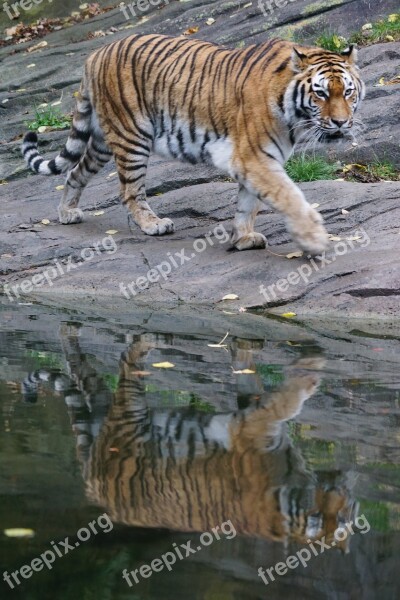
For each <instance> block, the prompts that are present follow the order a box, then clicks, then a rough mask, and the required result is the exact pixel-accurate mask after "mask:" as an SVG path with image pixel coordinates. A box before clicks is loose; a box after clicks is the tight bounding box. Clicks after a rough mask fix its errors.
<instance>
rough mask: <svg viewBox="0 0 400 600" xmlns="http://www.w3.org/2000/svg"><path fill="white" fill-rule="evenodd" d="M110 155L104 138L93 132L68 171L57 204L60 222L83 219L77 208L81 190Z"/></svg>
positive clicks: (79, 221)
mask: <svg viewBox="0 0 400 600" xmlns="http://www.w3.org/2000/svg"><path fill="white" fill-rule="evenodd" d="M111 157H112V152H111V150H110V149H109V148H108V147H107V145H106V143H105V141H104V138H103V137H102V136H101V135H99V134H98V133H96V134H95V133H93V134H92V137H91V138H90V140H89V143H88V145H87V148H86V151H85V154H84V155H83V156H82V158H81V159H80V161H79V162H78V164H77V165H76V166H75V167H74V168H73V169H72V170H71V171H70V172H69V173H68V176H67V179H66V182H65V188H64V194H63V197H62V199H61V202H60V204H59V206H58V215H59V219H60V223H62V224H63V225H70V224H72V223H81V222H82V221H83V212H82V211H81V209H80V208H78V203H79V200H80V197H81V194H82V191H83V189H84V188H85V187H86V186H87V184H88V183H89V180H90V179H91V178H92V177H93V175H95V174H96V173H98V172H99V171H100V169H102V168H103V167H104V165H105V164H106V163H107V162H108V161H109V160H110V159H111Z"/></svg>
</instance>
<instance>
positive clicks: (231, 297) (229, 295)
mask: <svg viewBox="0 0 400 600" xmlns="http://www.w3.org/2000/svg"><path fill="white" fill-rule="evenodd" d="M222 300H239V296H237V295H236V294H226V296H224V297H223V298H222ZM222 300H221V302H222Z"/></svg>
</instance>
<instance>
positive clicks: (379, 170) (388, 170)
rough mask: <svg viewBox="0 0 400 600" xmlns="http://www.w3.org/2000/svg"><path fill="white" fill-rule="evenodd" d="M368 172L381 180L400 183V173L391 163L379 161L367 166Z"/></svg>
mask: <svg viewBox="0 0 400 600" xmlns="http://www.w3.org/2000/svg"><path fill="white" fill-rule="evenodd" d="M367 171H368V173H370V174H371V175H373V176H375V177H379V179H387V180H390V181H399V180H400V173H399V171H398V170H397V169H396V167H395V166H394V165H393V164H392V163H391V162H389V161H381V162H380V161H377V162H374V163H371V164H368V165H367Z"/></svg>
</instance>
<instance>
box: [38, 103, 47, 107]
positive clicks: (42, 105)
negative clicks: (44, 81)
mask: <svg viewBox="0 0 400 600" xmlns="http://www.w3.org/2000/svg"><path fill="white" fill-rule="evenodd" d="M46 106H48V103H47V102H42V104H39V106H38V108H46Z"/></svg>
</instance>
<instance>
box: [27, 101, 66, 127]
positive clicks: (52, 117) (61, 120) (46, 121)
mask: <svg viewBox="0 0 400 600" xmlns="http://www.w3.org/2000/svg"><path fill="white" fill-rule="evenodd" d="M71 120H72V119H71V117H70V116H69V115H63V114H62V113H61V111H60V109H59V108H54V107H53V106H48V107H45V108H42V109H39V108H36V109H35V117H34V120H33V121H30V122H27V123H26V125H27V127H28V129H30V130H31V131H37V130H38V129H39V127H51V128H52V129H68V128H69V127H70V126H71Z"/></svg>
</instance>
